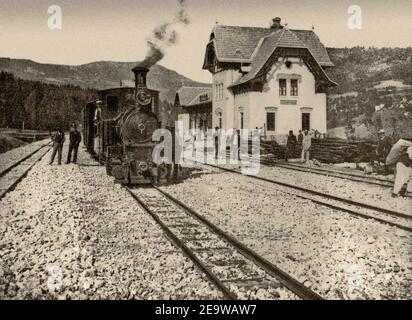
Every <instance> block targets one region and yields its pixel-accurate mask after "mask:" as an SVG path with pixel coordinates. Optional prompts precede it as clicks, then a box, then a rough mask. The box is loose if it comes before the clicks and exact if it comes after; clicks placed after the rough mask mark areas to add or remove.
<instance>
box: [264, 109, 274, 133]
mask: <svg viewBox="0 0 412 320" xmlns="http://www.w3.org/2000/svg"><path fill="white" fill-rule="evenodd" d="M266 128H267V131H276V113H275V112H268V113H266Z"/></svg>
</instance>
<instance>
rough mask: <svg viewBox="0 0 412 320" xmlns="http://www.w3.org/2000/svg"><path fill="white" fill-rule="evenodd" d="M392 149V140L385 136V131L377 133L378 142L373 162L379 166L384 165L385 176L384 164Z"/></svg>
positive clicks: (386, 172)
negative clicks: (376, 162)
mask: <svg viewBox="0 0 412 320" xmlns="http://www.w3.org/2000/svg"><path fill="white" fill-rule="evenodd" d="M391 148H392V139H391V138H390V137H388V136H386V134H385V130H384V129H382V130H380V131H379V142H378V146H377V148H376V153H375V160H376V161H378V163H379V164H380V163H381V162H382V163H384V170H385V174H388V167H387V166H386V164H385V160H386V157H387V156H388V154H389V152H390V151H391Z"/></svg>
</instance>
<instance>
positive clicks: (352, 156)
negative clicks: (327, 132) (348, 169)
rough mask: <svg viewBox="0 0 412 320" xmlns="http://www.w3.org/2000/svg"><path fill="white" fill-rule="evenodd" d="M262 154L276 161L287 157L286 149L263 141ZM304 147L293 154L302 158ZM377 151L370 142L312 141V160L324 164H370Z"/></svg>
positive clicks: (273, 142)
mask: <svg viewBox="0 0 412 320" xmlns="http://www.w3.org/2000/svg"><path fill="white" fill-rule="evenodd" d="M260 148H261V154H272V155H274V157H275V158H276V159H283V158H284V157H285V151H286V147H285V146H283V145H279V144H278V143H276V142H275V141H262V142H261V146H260ZM301 150H302V147H301V145H298V146H297V147H296V150H295V151H294V153H293V157H294V158H300V154H301ZM375 150H376V144H375V143H373V142H370V141H360V140H359V141H355V140H343V139H312V150H311V159H316V160H319V161H320V162H323V163H342V162H356V163H359V162H369V161H370V160H371V155H372V154H373V153H374V152H375Z"/></svg>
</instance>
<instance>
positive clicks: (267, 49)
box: [231, 29, 335, 87]
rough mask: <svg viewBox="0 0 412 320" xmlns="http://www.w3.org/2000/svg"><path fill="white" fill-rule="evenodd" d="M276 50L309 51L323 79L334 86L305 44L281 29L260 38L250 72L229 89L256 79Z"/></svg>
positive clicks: (294, 35) (293, 33)
mask: <svg viewBox="0 0 412 320" xmlns="http://www.w3.org/2000/svg"><path fill="white" fill-rule="evenodd" d="M277 48H299V49H305V50H307V51H309V54H310V55H311V56H312V57H313V59H314V60H315V62H316V63H317V64H318V65H319V69H320V70H321V72H322V73H323V75H324V77H325V78H326V79H327V80H328V81H329V82H330V84H331V85H335V83H334V82H333V81H332V80H330V79H329V77H328V76H327V74H326V73H325V72H324V70H323V69H322V67H321V65H320V63H319V62H318V61H317V60H316V58H315V56H314V55H313V53H312V51H311V50H310V48H308V46H307V45H306V43H304V42H303V41H302V40H301V39H300V38H299V37H298V36H297V35H296V33H295V32H293V31H292V30H288V29H281V30H278V31H276V32H273V33H271V34H270V35H268V36H266V37H264V38H262V40H261V41H260V42H259V45H258V46H257V48H256V50H255V52H254V53H253V55H252V64H251V66H250V67H251V70H250V71H249V72H248V73H246V74H245V75H243V76H242V77H240V78H239V79H238V80H237V81H236V82H235V83H234V84H233V85H232V86H231V87H235V86H237V85H240V84H243V83H246V82H248V81H250V80H252V79H254V78H255V77H257V76H258V74H259V72H260V71H261V70H262V68H263V67H264V65H265V64H266V62H267V61H268V60H269V58H270V57H271V56H272V54H273V53H274V52H275V50H276V49H277Z"/></svg>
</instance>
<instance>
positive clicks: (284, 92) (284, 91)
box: [279, 79, 287, 96]
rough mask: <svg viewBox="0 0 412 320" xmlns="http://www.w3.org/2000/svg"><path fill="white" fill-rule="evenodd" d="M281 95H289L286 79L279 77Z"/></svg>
mask: <svg viewBox="0 0 412 320" xmlns="http://www.w3.org/2000/svg"><path fill="white" fill-rule="evenodd" d="M279 95H280V96H286V95H287V87H286V79H279Z"/></svg>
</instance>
